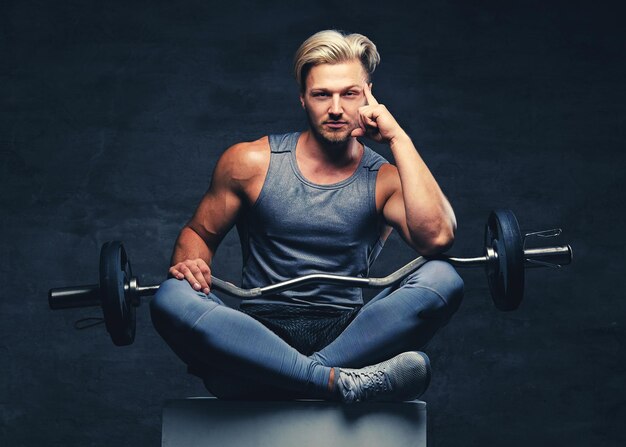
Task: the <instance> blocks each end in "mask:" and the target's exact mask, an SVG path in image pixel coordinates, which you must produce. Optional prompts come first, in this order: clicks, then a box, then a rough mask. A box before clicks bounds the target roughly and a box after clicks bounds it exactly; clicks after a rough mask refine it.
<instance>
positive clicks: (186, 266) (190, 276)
mask: <svg viewBox="0 0 626 447" xmlns="http://www.w3.org/2000/svg"><path fill="white" fill-rule="evenodd" d="M169 274H170V275H171V276H172V277H174V278H176V279H181V280H182V279H186V280H187V282H188V283H189V284H191V287H193V289H194V290H198V291H202V292H203V293H206V294H208V293H209V292H210V291H211V267H209V266H208V264H207V263H206V262H205V261H204V259H200V258H198V259H186V260H184V261H182V262H179V263H178V264H176V265H173V266H171V267H170V270H169Z"/></svg>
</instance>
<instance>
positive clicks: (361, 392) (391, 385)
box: [335, 352, 430, 403]
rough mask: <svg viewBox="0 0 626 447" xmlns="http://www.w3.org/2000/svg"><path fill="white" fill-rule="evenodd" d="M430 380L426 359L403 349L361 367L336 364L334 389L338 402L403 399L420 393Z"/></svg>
mask: <svg viewBox="0 0 626 447" xmlns="http://www.w3.org/2000/svg"><path fill="white" fill-rule="evenodd" d="M429 383H430V360H429V359H428V356H427V355H426V354H424V353H423V352H404V353H402V354H399V355H397V356H395V357H393V358H392V359H390V360H386V361H384V362H381V363H378V364H376V365H372V366H366V367H365V368H359V369H349V368H339V379H338V380H337V385H336V388H335V391H336V393H337V395H338V396H339V400H341V401H342V402H348V403H351V402H374V401H387V402H388V401H405V400H414V399H417V398H418V397H420V396H421V395H422V394H423V393H424V391H426V388H428V384H429Z"/></svg>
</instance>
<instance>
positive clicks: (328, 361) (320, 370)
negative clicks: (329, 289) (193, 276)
mask: <svg viewBox="0 0 626 447" xmlns="http://www.w3.org/2000/svg"><path fill="white" fill-rule="evenodd" d="M462 297H463V281H462V280H461V278H460V277H459V275H458V274H457V273H456V271H455V270H454V268H453V267H452V266H451V265H450V264H448V263H446V262H443V261H429V262H427V263H426V264H424V265H423V266H422V267H421V268H420V269H418V270H417V271H416V272H414V273H413V274H412V275H410V276H408V277H407V278H406V279H405V280H404V281H403V282H402V283H400V285H399V286H398V287H396V288H393V289H386V290H384V291H383V292H381V293H380V294H378V295H377V296H376V297H375V298H373V299H372V300H371V301H370V302H368V303H367V304H366V305H365V306H363V308H362V309H361V311H360V312H359V313H358V314H357V316H356V317H355V318H354V319H353V321H352V322H351V323H350V324H349V325H348V327H347V328H346V329H345V330H344V331H343V332H342V333H341V334H340V335H339V337H337V339H335V340H334V341H333V342H331V343H330V344H329V345H328V346H326V347H325V348H323V349H322V350H321V351H319V352H316V353H314V354H312V355H311V356H309V357H306V356H304V355H302V354H300V353H299V352H298V351H296V350H295V349H294V348H292V347H291V346H289V345H288V344H287V343H286V342H284V341H283V340H282V339H280V338H279V337H278V336H276V335H275V334H274V333H273V332H271V331H270V330H269V329H267V328H266V327H265V326H263V325H262V324H261V323H259V322H257V321H256V320H254V319H253V318H251V317H249V316H248V315H245V314H243V313H242V312H239V311H237V310H234V309H230V308H228V307H227V306H225V305H224V304H223V303H222V302H221V301H220V300H219V299H218V298H217V297H215V296H214V295H212V294H210V295H209V296H207V295H205V294H202V293H200V292H196V291H194V290H193V289H192V288H191V287H190V286H189V285H188V284H187V283H186V282H184V281H178V280H168V281H166V282H165V283H163V285H162V286H161V288H160V289H159V292H158V293H157V295H156V296H155V298H154V299H153V301H152V302H151V311H152V318H153V322H154V325H155V327H156V328H157V331H158V332H159V333H160V334H161V336H162V337H163V338H164V339H165V340H166V341H167V343H168V344H169V345H170V347H171V348H172V349H173V350H174V352H175V353H176V354H177V355H178V356H179V357H180V358H181V359H182V360H183V361H184V362H186V363H187V364H188V365H190V367H192V368H193V369H195V370H199V371H201V376H202V377H203V379H204V382H205V385H206V386H207V388H208V389H209V391H210V392H211V393H212V394H214V395H216V396H217V397H220V398H225V399H226V398H227V399H290V398H291V399H293V398H296V397H310V398H328V397H330V396H329V395H328V382H329V377H330V371H331V368H332V367H350V368H360V367H363V366H366V365H370V364H373V363H377V362H380V361H383V360H387V359H389V358H391V357H393V356H394V355H397V354H399V353H401V352H405V351H412V350H413V351H414V350H419V349H420V348H421V347H423V346H424V344H425V343H426V342H427V341H428V340H430V339H431V338H432V336H433V335H434V334H435V332H436V331H437V330H438V329H439V328H441V327H442V326H444V325H445V324H446V323H447V322H448V321H449V319H450V318H451V317H452V315H453V314H454V312H456V310H457V309H458V307H459V305H460V303H461V299H462Z"/></svg>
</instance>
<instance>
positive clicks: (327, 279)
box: [48, 209, 572, 346]
mask: <svg viewBox="0 0 626 447" xmlns="http://www.w3.org/2000/svg"><path fill="white" fill-rule="evenodd" d="M560 234H561V230H560V229H554V230H545V231H538V232H533V233H526V234H524V235H522V233H521V231H520V228H519V224H518V222H517V219H516V217H515V215H514V214H513V212H512V211H510V210H505V209H504V210H495V211H492V212H491V213H490V215H489V218H488V220H487V224H486V225H485V239H484V241H485V252H484V254H483V255H482V256H479V257H474V258H458V257H452V256H448V255H443V254H442V255H437V256H432V257H428V258H426V257H423V256H420V257H418V258H416V259H414V260H413V261H411V262H409V263H408V264H406V265H405V266H403V267H401V268H400V269H398V270H396V271H395V272H393V273H391V274H390V275H388V276H386V277H383V278H361V277H351V276H339V275H332V274H325V273H315V274H310V275H305V276H301V277H298V278H293V279H289V280H286V281H282V282H279V283H276V284H270V285H267V286H264V287H256V288H252V289H242V288H240V287H237V286H235V285H234V284H232V283H229V282H226V281H223V280H221V279H219V278H216V277H214V276H212V277H211V281H212V285H211V287H212V289H213V290H218V291H220V292H224V293H226V294H228V295H231V296H233V297H237V298H241V299H247V298H254V297H259V296H264V295H272V294H276V293H279V292H282V291H285V290H291V289H296V288H299V287H302V286H304V285H307V284H312V283H316V284H335V285H342V286H352V287H361V288H384V287H388V286H391V285H394V284H396V283H398V282H399V281H401V280H402V279H404V278H405V277H406V276H408V275H409V274H411V273H412V272H414V271H416V270H417V269H419V268H420V267H421V266H422V265H423V264H424V263H426V262H427V261H428V260H430V259H439V260H444V261H446V262H449V263H450V264H452V265H454V266H457V267H483V266H484V267H485V270H486V273H487V281H488V283H489V290H490V293H491V297H492V299H493V302H494V305H495V307H496V308H497V309H499V310H501V311H512V310H515V309H517V308H518V307H519V305H520V303H521V301H522V298H523V295H524V271H525V269H526V268H528V267H561V266H562V265H566V264H569V263H570V262H571V261H572V248H571V247H570V246H569V245H560V246H550V247H540V248H525V242H526V239H527V238H528V237H529V236H536V237H555V236H558V235H560ZM158 288H159V285H148V286H141V285H139V283H138V282H137V277H135V276H133V273H132V269H131V265H130V259H129V258H128V255H127V254H126V250H125V249H124V245H123V244H122V242H120V241H111V242H105V243H104V244H103V245H102V248H101V250H100V282H99V284H96V285H86V286H72V287H63V288H54V289H50V290H49V292H48V304H49V306H50V308H51V309H68V308H76V307H90V306H101V307H102V312H103V315H104V323H105V325H106V329H107V331H108V332H109V335H110V336H111V339H112V340H113V343H114V344H115V345H117V346H125V345H129V344H131V343H133V341H134V340H135V321H136V320H135V318H136V315H135V308H136V307H137V306H139V304H140V302H141V300H140V298H141V297H142V296H147V295H153V294H154V293H155V292H156V291H157V290H158Z"/></svg>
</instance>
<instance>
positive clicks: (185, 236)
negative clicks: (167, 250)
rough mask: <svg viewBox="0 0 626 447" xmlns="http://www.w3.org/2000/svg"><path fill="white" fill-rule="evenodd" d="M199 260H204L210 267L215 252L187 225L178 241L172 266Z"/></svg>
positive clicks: (173, 254)
mask: <svg viewBox="0 0 626 447" xmlns="http://www.w3.org/2000/svg"><path fill="white" fill-rule="evenodd" d="M198 258H199V259H202V260H204V261H205V262H206V263H207V265H209V266H210V265H211V261H212V259H213V250H211V249H210V248H209V246H208V245H207V243H206V242H205V241H204V240H203V239H202V238H201V237H200V235H199V234H198V233H197V232H196V231H194V230H193V229H192V228H191V227H190V226H187V225H186V226H185V227H183V229H182V230H181V231H180V234H179V235H178V238H177V239H176V244H175V245H174V251H173V253H172V259H171V261H170V265H176V264H178V263H179V262H183V261H185V260H187V259H198Z"/></svg>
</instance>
